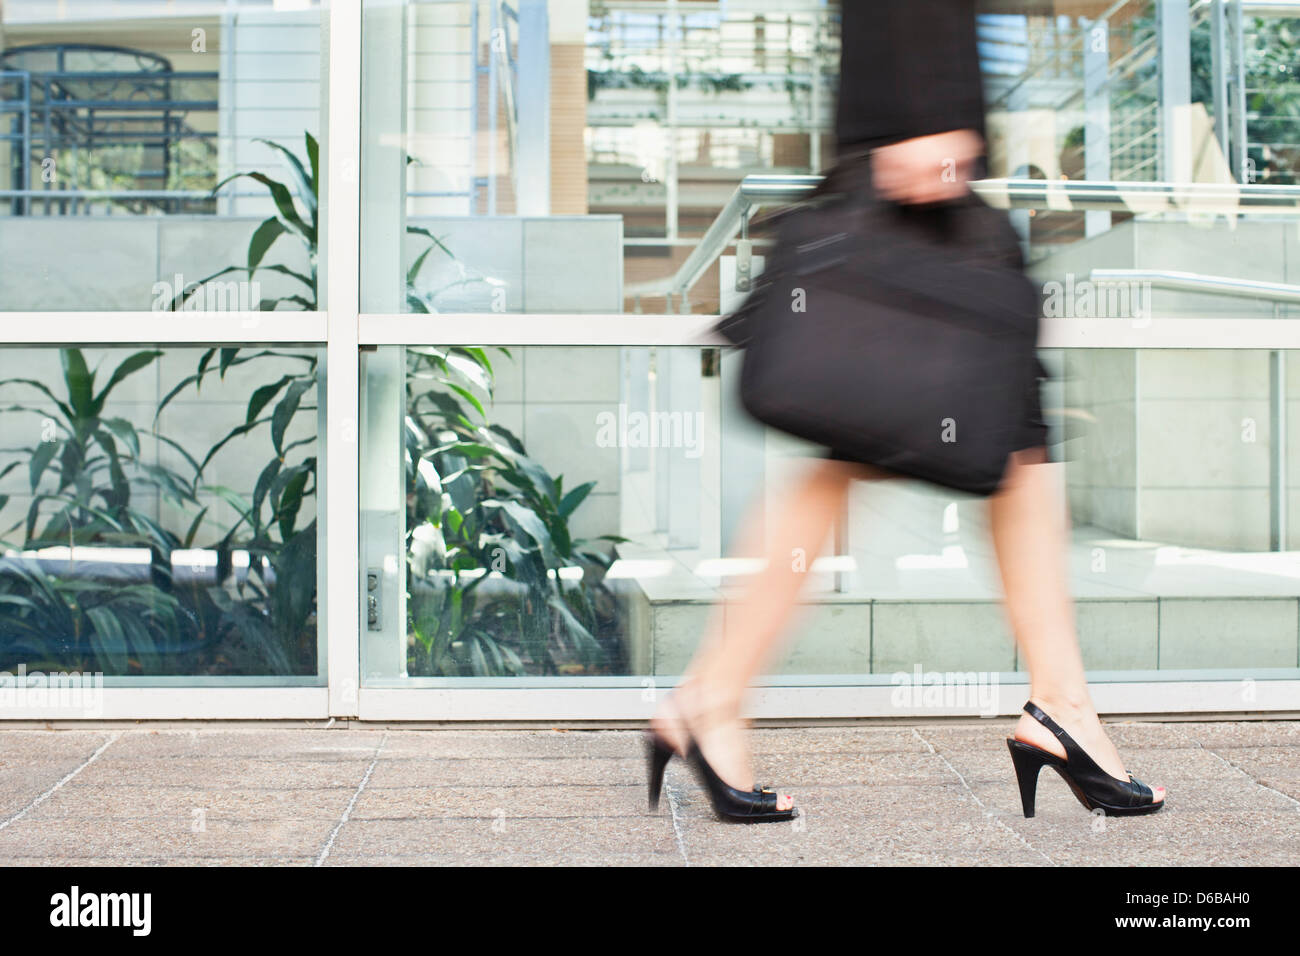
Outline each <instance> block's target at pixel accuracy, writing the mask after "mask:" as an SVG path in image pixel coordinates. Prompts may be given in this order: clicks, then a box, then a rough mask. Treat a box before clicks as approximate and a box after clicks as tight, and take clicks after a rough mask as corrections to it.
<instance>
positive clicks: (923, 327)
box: [719, 159, 1042, 494]
mask: <svg viewBox="0 0 1300 956" xmlns="http://www.w3.org/2000/svg"><path fill="white" fill-rule="evenodd" d="M1021 265H1022V263H1021V257H1020V246H1019V241H1018V238H1017V236H1016V234H1015V232H1014V230H1012V228H1011V226H1010V224H1009V223H1008V222H1007V219H1006V217H1005V216H1004V215H1003V214H1001V213H999V212H997V211H995V210H993V209H990V208H989V207H988V206H986V205H985V204H984V203H983V202H982V201H981V200H979V199H978V198H977V197H975V196H974V195H970V194H968V195H967V196H966V197H965V198H964V199H962V200H960V201H956V202H952V203H948V204H944V205H942V206H927V207H916V206H899V205H896V204H894V203H889V202H883V201H880V200H877V199H875V198H874V197H873V196H872V193H871V187H870V176H869V169H868V164H867V161H866V160H865V159H862V160H858V161H856V162H852V163H848V162H843V163H841V164H840V165H839V166H837V167H836V169H835V170H834V171H833V172H832V174H831V176H830V177H828V179H827V181H826V183H825V184H824V185H823V186H822V188H821V189H820V190H819V193H818V195H817V196H816V198H815V199H814V200H813V201H812V202H809V203H806V204H804V205H802V206H800V207H796V208H795V209H794V210H793V211H791V212H789V213H788V214H787V215H786V216H785V217H784V218H783V220H782V225H781V229H780V233H779V236H778V239H777V243H776V246H775V248H774V249H773V252H772V254H771V256H770V257H769V259H768V262H767V265H766V268H765V270H764V272H763V274H762V275H761V276H760V278H759V283H758V285H757V286H756V288H755V290H754V291H753V292H752V293H751V294H750V296H749V298H748V299H747V300H746V302H745V304H744V306H742V308H741V309H740V310H739V311H738V312H737V313H735V314H733V315H732V316H730V317H729V318H728V319H727V320H725V321H724V322H723V323H722V324H721V325H720V326H719V330H720V331H721V332H722V333H723V334H724V335H726V336H728V337H729V338H730V339H731V340H732V341H733V342H735V343H737V344H744V345H745V346H746V354H745V361H744V364H743V366H742V371H741V381H740V392H741V400H742V402H743V404H744V406H745V408H746V409H747V410H748V411H749V412H750V414H751V415H753V416H754V417H755V418H757V419H758V420H759V421H761V422H763V423H764V424H767V425H769V426H772V427H774V428H777V429H780V430H782V431H785V432H788V433H790V434H792V435H795V436H797V437H800V438H804V439H808V440H811V441H814V442H817V443H818V444H821V445H825V446H827V447H829V448H833V449H835V451H834V454H835V456H837V457H840V458H843V459H846V460H850V461H857V462H863V463H866V464H871V465H875V466H877V467H879V468H882V469H884V470H886V471H891V472H894V473H896V474H900V475H906V476H910V477H914V478H920V479H923V480H926V481H931V482H934V483H936V484H940V485H944V486H947V487H951V488H956V489H958V490H961V491H968V492H973V493H976V494H990V493H992V492H994V491H996V490H997V488H998V486H999V485H1000V483H1001V480H1002V476H1003V473H1004V471H1005V469H1006V463H1007V458H1008V456H1009V455H1010V454H1011V453H1012V452H1013V451H1017V450H1019V449H1021V448H1026V447H1033V446H1035V445H1039V444H1042V442H1041V441H1040V440H1038V436H1037V435H1036V434H1034V433H1033V431H1032V430H1033V428H1034V424H1033V423H1034V420H1035V418H1037V419H1041V410H1040V409H1039V407H1038V401H1037V387H1038V378H1039V375H1040V373H1041V371H1042V369H1041V366H1040V365H1039V363H1038V359H1037V355H1036V352H1035V346H1036V343H1037V338H1038V297H1037V295H1036V293H1035V291H1034V288H1033V286H1032V285H1031V284H1030V283H1029V281H1028V280H1027V279H1026V278H1025V277H1024V275H1023V274H1022V273H1021V271H1020V270H1021Z"/></svg>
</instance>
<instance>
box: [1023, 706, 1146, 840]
mask: <svg viewBox="0 0 1300 956" xmlns="http://www.w3.org/2000/svg"><path fill="white" fill-rule="evenodd" d="M1025 713H1027V714H1028V715H1029V716H1030V717H1032V718H1034V720H1036V721H1038V722H1039V723H1040V724H1042V725H1043V726H1044V727H1046V728H1047V729H1048V730H1050V731H1051V732H1052V733H1054V734H1055V735H1056V739H1057V740H1059V741H1060V742H1061V746H1062V747H1064V748H1065V758H1064V759H1062V758H1060V757H1058V756H1056V754H1053V753H1048V752H1047V751H1046V750H1043V749H1042V748H1041V747H1035V746H1034V745H1033V744H1027V743H1025V742H1024V741H1023V740H1016V739H1015V738H1014V737H1008V738H1007V749H1008V750H1010V751H1011V762H1012V763H1013V764H1014V765H1015V768H1016V782H1017V783H1018V784H1019V785H1020V804H1021V807H1022V808H1023V809H1024V811H1025V817H1026V818H1029V817H1032V816H1033V815H1034V796H1035V793H1036V791H1037V788H1038V772H1039V771H1040V770H1042V769H1043V767H1044V766H1048V767H1051V768H1052V769H1053V770H1055V771H1056V772H1057V773H1059V774H1060V775H1061V779H1062V780H1064V781H1065V782H1066V783H1067V784H1068V785H1069V787H1070V789H1071V790H1072V791H1073V792H1074V795H1075V796H1076V797H1077V798H1078V800H1079V802H1080V803H1081V804H1083V806H1084V807H1085V808H1086V809H1087V810H1089V811H1093V810H1101V811H1102V812H1104V813H1105V814H1106V816H1114V817H1122V816H1133V815H1136V814H1141V813H1155V812H1156V811H1158V810H1159V809H1160V808H1161V807H1163V806H1164V805H1165V804H1164V801H1163V800H1160V801H1157V800H1156V799H1155V793H1154V792H1153V791H1152V789H1151V788H1150V787H1148V786H1147V785H1146V784H1145V783H1143V782H1142V781H1140V780H1138V779H1137V778H1136V777H1134V776H1133V775H1132V774H1129V775H1128V779H1127V780H1120V779H1119V778H1118V777H1112V776H1111V775H1110V774H1108V773H1107V772H1106V771H1105V770H1102V769H1101V767H1099V766H1098V765H1097V762H1096V761H1095V760H1093V759H1092V758H1091V757H1089V756H1088V754H1087V752H1086V751H1085V750H1084V749H1083V748H1082V747H1080V746H1079V745H1078V744H1077V743H1075V742H1074V738H1073V737H1071V736H1070V735H1069V734H1067V733H1066V732H1065V731H1064V730H1063V729H1062V728H1061V726H1060V725H1059V724H1058V723H1057V722H1056V721H1054V720H1052V718H1051V717H1048V716H1047V714H1045V713H1043V711H1042V709H1041V708H1040V707H1039V706H1038V705H1037V704H1035V703H1033V702H1032V701H1030V702H1029V703H1027V704H1025Z"/></svg>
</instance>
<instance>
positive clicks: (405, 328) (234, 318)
mask: <svg viewBox="0 0 1300 956" xmlns="http://www.w3.org/2000/svg"><path fill="white" fill-rule="evenodd" d="M326 2H327V3H328V16H327V17H325V18H323V19H322V48H323V51H325V50H327V51H328V54H327V55H328V96H327V109H326V111H325V116H324V121H325V122H324V129H323V130H322V137H321V140H322V150H321V162H322V165H323V170H324V173H325V177H324V178H325V184H326V198H325V202H324V203H323V205H322V209H323V214H324V223H323V234H324V236H325V263H324V266H325V268H324V288H325V297H324V301H325V303H326V310H325V311H323V312H308V313H279V312H277V313H274V314H273V315H271V314H268V313H259V312H243V313H238V312H237V313H232V312H220V313H203V312H187V313H184V316H183V320H182V319H181V316H178V315H177V314H176V313H159V312H3V313H0V322H3V331H0V339H3V343H4V344H5V345H48V346H59V345H64V346H66V345H125V344H136V343H149V344H161V345H174V346H186V345H247V344H263V343H265V344H276V343H278V344H300V345H314V346H318V347H320V346H323V347H324V349H325V356H326V362H325V390H324V400H325V407H326V418H325V421H326V433H325V436H324V437H325V456H324V466H323V467H324V472H323V476H322V482H321V488H322V497H323V500H322V503H321V513H322V515H323V516H324V524H323V529H322V535H323V540H322V542H321V547H322V548H324V550H325V553H326V562H325V576H324V580H323V581H321V582H319V587H318V591H319V595H320V619H321V621H322V624H321V626H322V627H323V628H324V631H325V646H326V654H325V659H324V661H323V662H322V663H323V666H324V674H325V680H326V683H325V685H324V686H313V687H302V686H281V687H273V686H270V687H268V686H257V687H212V686H207V687H202V686H190V687H186V686H176V685H169V686H152V687H145V686H139V687H137V686H114V687H107V688H104V689H103V690H102V692H101V695H102V696H101V700H102V707H101V708H98V709H97V711H96V713H95V714H94V715H93V718H94V719H103V720H186V719H191V720H192V719H206V720H232V719H233V720H321V721H327V720H329V719H331V718H338V719H349V718H353V719H361V720H370V721H438V722H443V721H477V722H484V721H493V722H496V721H624V720H627V721H634V720H642V719H644V718H645V717H646V716H647V715H648V714H649V712H650V710H651V708H652V707H653V701H654V697H655V694H656V693H657V690H658V688H657V686H656V682H655V679H652V678H649V677H630V678H626V679H618V680H613V681H608V680H607V681H604V682H602V683H601V684H600V685H599V686H594V685H593V686H573V685H572V684H570V683H569V682H564V683H563V684H560V683H553V684H546V685H541V686H538V685H530V684H528V683H524V682H521V683H520V684H519V685H515V686H506V685H504V684H503V685H500V686H487V687H485V686H482V684H480V683H478V682H466V683H465V684H464V685H462V686H448V687H427V686H424V687H421V686H411V687H365V686H362V685H361V681H360V626H361V614H360V609H361V597H362V581H361V578H360V562H359V549H360V541H359V534H358V528H359V512H358V504H359V463H358V441H357V438H358V436H357V427H358V424H357V419H358V410H359V405H360V385H361V383H360V381H359V367H360V363H359V349H360V347H361V346H371V345H404V344H418V342H419V341H421V340H422V341H424V342H438V343H440V344H465V345H510V346H529V345H585V346H593V345H596V346H600V345H607V346H641V345H647V346H648V345H655V346H674V345H679V346H692V345H707V344H715V343H716V340H715V339H714V337H713V336H712V333H711V329H712V326H713V325H714V324H715V323H716V321H717V320H716V318H713V317H709V316H698V315H623V314H616V315H571V314H563V315H538V314H528V315H499V314H481V313H475V314H469V315H438V316H418V317H417V316H414V315H409V314H400V315H394V314H383V315H379V314H361V313H360V309H359V306H360V288H359V262H360V250H361V235H360V221H361V215H360V213H361V179H360V168H361V82H362V69H361V66H362V15H361V0H326ZM1040 344H1041V345H1042V347H1043V348H1121V349H1183V348H1186V349H1300V319H1270V320H1252V319H1244V320H1242V319H1234V320H1224V319H1218V318H1206V319H1197V318H1177V319H1155V320H1153V321H1150V322H1148V323H1143V324H1138V323H1134V322H1132V321H1130V320H1118V319H1106V320H1090V319H1056V320H1045V322H1044V325H1043V335H1042V339H1041V343H1040ZM666 683H671V682H670V681H669V682H666ZM1247 686H1249V691H1248V692H1247V691H1246V689H1245V688H1246V687H1247ZM894 690H895V689H894V688H892V687H888V686H880V685H854V684H852V683H851V679H850V678H839V679H836V678H831V679H827V678H820V679H819V680H818V682H817V683H815V684H813V683H810V684H808V685H805V686H779V685H776V684H768V685H765V686H761V687H759V688H756V689H755V691H754V692H753V694H752V697H751V702H750V708H749V710H750V713H751V714H752V716H754V717H756V718H760V719H763V718H767V719H782V718H785V719H808V718H818V717H822V718H840V719H852V718H872V717H888V718H902V717H909V716H925V717H933V716H936V713H938V712H936V711H935V710H933V709H926V710H924V711H918V712H909V711H908V710H906V709H900V708H899V707H898V706H896V705H895V702H894V700H893V696H894ZM1092 694H1093V698H1094V701H1095V702H1096V704H1097V706H1098V709H1099V710H1100V711H1101V712H1103V713H1111V714H1152V715H1155V714H1197V713H1200V714H1210V713H1213V714H1237V715H1241V714H1254V715H1263V714H1280V713H1295V712H1300V680H1291V679H1279V680H1260V681H1257V682H1248V681H1243V680H1241V679H1231V680H1212V681H1205V680H1177V679H1166V680H1134V681H1124V680H1115V681H1106V682H1099V683H1095V684H1094V685H1093V687H1092ZM1023 700H1024V685H1023V683H1012V682H1007V683H1004V684H1002V685H1000V686H999V687H998V689H997V703H996V707H994V708H993V711H996V713H997V714H1000V715H1011V714H1015V713H1017V712H1018V711H1019V709H1020V706H1021V704H1022V703H1023ZM945 713H951V714H952V715H966V716H974V715H975V712H974V711H970V710H964V711H963V710H953V711H950V712H945ZM988 715H989V714H985V715H984V716H988ZM49 717H50V714H49V712H48V711H38V710H32V711H23V710H16V709H8V710H6V711H5V713H4V714H3V718H2V719H3V720H45V719H48V718H49ZM59 719H60V720H62V719H64V718H62V717H60V718H59Z"/></svg>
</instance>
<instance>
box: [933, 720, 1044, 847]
mask: <svg viewBox="0 0 1300 956" xmlns="http://www.w3.org/2000/svg"><path fill="white" fill-rule="evenodd" d="M912 733H913V734H914V735H915V736H916V739H917V740H919V741H921V743H923V744H925V746H926V748H927V749H928V750H929V751H930V753H932V754H934V755H935V756H936V757H938V758H939V759H940V760H942V761H943V763H944V766H945V767H947V768H948V769H949V770H951V771H952V772H953V774H954V775H955V776H956V777H957V779H958V780H960V781H961V785H962V786H963V787H965V788H966V793H967V794H968V795H969V796H970V798H971V799H972V800H974V801H975V802H976V803H977V804H978V805H979V807H980V809H981V810H983V811H984V817H985V819H987V820H988V821H989V822H990V823H993V824H994V825H996V826H998V827H1001V828H1002V829H1003V830H1005V831H1006V832H1007V833H1010V834H1011V835H1012V836H1013V837H1015V838H1016V839H1017V840H1019V841H1020V842H1021V843H1023V844H1024V845H1025V847H1026V849H1029V850H1032V851H1033V852H1034V853H1037V854H1038V855H1039V856H1041V857H1042V858H1043V859H1044V860H1046V861H1047V862H1048V863H1049V864H1050V865H1052V866H1056V865H1057V863H1056V861H1055V860H1053V859H1052V858H1051V857H1050V856H1048V855H1047V854H1046V853H1044V852H1043V851H1042V850H1040V849H1039V848H1038V847H1036V846H1034V845H1033V844H1032V843H1030V842H1029V841H1028V840H1026V839H1025V838H1024V835H1023V834H1021V833H1020V832H1019V831H1018V830H1016V829H1015V828H1014V827H1009V826H1007V825H1006V824H1005V823H1003V822H1002V820H1001V819H999V818H998V817H997V816H996V815H995V814H994V813H993V811H992V810H990V809H989V808H988V806H987V805H986V804H985V803H984V801H983V800H981V799H980V798H979V795H978V794H977V793H976V792H975V791H974V790H973V789H972V788H971V785H970V784H969V783H967V782H966V778H965V777H963V776H962V775H961V771H960V770H958V769H957V768H956V767H954V766H953V765H952V763H951V762H950V761H949V760H948V758H947V757H945V756H944V755H943V754H942V753H940V752H939V750H938V749H937V748H936V747H935V746H934V744H932V743H930V741H929V740H927V739H926V738H925V737H924V736H923V735H922V734H921V732H920V731H919V730H917V729H916V728H915V727H913V728H912Z"/></svg>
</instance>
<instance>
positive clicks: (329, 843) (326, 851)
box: [315, 730, 388, 866]
mask: <svg viewBox="0 0 1300 956" xmlns="http://www.w3.org/2000/svg"><path fill="white" fill-rule="evenodd" d="M387 741H388V731H386V730H385V731H384V735H383V736H382V737H380V738H379V745H378V746H377V747H375V755H374V756H373V757H371V758H370V766H369V767H367V768H366V773H365V776H363V777H362V778H361V782H360V783H359V784H357V789H356V792H354V793H353V794H352V799H351V800H349V801H348V805H347V806H346V807H344V808H343V816H341V817H339V822H338V823H336V824H334V829H333V830H331V831H330V835H329V839H328V840H326V841H325V845H324V846H323V847H321V851H320V855H319V856H318V857H316V863H315V865H316V866H324V865H325V861H326V860H327V859H329V855H330V850H332V849H333V848H334V840H335V838H336V837H337V836H338V835H339V831H340V830H342V829H343V824H345V823H347V822H348V819H349V818H350V817H351V816H352V808H353V807H355V806H356V805H357V800H358V799H359V798H360V796H361V791H363V790H365V789H366V784H368V783H369V782H370V775H371V774H372V773H374V772H375V764H377V763H379V755H380V754H381V753H382V752H383V750H384V744H385V743H387Z"/></svg>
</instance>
